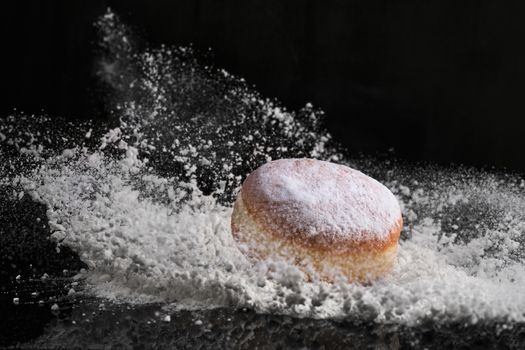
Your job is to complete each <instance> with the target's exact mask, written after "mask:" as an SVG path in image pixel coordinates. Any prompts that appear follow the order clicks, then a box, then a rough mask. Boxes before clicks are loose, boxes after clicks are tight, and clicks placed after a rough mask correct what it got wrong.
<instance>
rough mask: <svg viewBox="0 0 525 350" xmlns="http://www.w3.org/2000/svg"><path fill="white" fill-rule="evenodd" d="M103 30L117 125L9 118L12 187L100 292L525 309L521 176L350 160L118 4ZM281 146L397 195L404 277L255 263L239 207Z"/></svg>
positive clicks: (427, 310)
mask: <svg viewBox="0 0 525 350" xmlns="http://www.w3.org/2000/svg"><path fill="white" fill-rule="evenodd" d="M97 28H98V29H99V31H100V33H101V59H100V72H99V75H100V78H101V80H102V81H103V82H104V84H106V85H107V86H108V88H109V90H110V93H109V94H108V103H109V105H110V106H111V115H112V116H113V120H115V121H117V125H115V126H114V127H112V128H106V129H104V128H100V130H98V129H97V128H94V127H92V126H91V125H77V126H76V127H75V131H74V132H75V133H77V134H75V135H74V136H71V137H69V138H67V137H66V136H64V135H65V133H63V135H61V136H59V137H58V136H56V135H54V136H53V135H48V134H46V133H44V132H40V131H37V129H38V125H40V126H41V127H42V125H45V123H49V121H46V120H47V119H46V118H44V117H38V118H36V117H28V116H23V115H18V116H16V117H14V116H12V117H9V118H5V119H4V120H2V121H1V124H0V144H1V145H2V148H1V149H2V154H1V157H2V158H3V159H4V160H5V161H3V162H2V165H1V166H0V172H1V174H2V180H1V181H2V185H8V186H11V187H13V191H15V192H14V193H15V194H14V195H17V194H18V193H19V192H20V193H27V194H29V195H30V196H31V197H32V198H33V200H35V201H38V202H41V203H43V204H45V205H46V206H47V208H48V211H47V218H48V220H49V226H50V227H51V229H52V231H53V235H52V238H53V239H55V240H56V241H57V242H58V244H59V245H67V246H69V247H71V248H72V249H74V250H75V251H77V252H78V253H79V255H80V257H81V259H82V260H83V261H84V262H85V263H86V264H87V265H88V266H89V270H88V272H87V273H86V275H85V277H86V279H87V282H88V283H89V285H90V288H89V289H88V292H90V293H94V294H95V295H97V296H101V297H106V298H109V299H111V300H114V301H117V302H118V301H127V302H133V303H146V302H152V301H160V302H163V303H168V304H171V305H173V307H177V308H211V307H217V306H223V307H236V308H238V307H250V308H254V309H255V310H257V311H258V312H264V313H280V314H289V315H294V316H298V317H314V318H347V319H353V320H357V321H375V322H382V323H391V324H404V325H417V324H418V323H421V322H424V321H426V320H429V319H430V320H433V321H435V322H450V321H468V322H473V323H475V322H479V321H491V320H499V321H525V319H524V318H525V317H524V316H525V315H524V313H525V294H524V293H523V288H524V287H525V269H524V262H523V258H524V255H525V253H524V252H525V250H524V243H523V241H524V239H523V233H524V232H525V220H524V216H525V196H524V194H523V190H524V184H523V181H520V179H518V178H516V177H513V176H510V175H493V174H487V173H483V172H475V171H469V170H461V169H459V170H455V171H451V170H442V169H437V168H436V169H416V170H414V169H410V171H408V170H405V169H404V168H403V167H401V166H395V165H392V164H386V163H384V162H383V163H377V162H372V161H351V160H348V159H345V158H344V157H343V156H342V155H341V154H339V153H338V152H336V151H335V150H334V148H333V147H332V146H331V139H330V136H329V135H328V134H327V133H325V132H323V131H322V128H321V126H320V124H319V123H320V120H321V117H322V113H321V112H320V111H316V110H314V109H313V107H312V106H311V105H307V106H306V107H305V108H303V109H302V110H300V111H298V112H295V113H292V112H287V111H286V110H284V109H283V108H281V107H279V105H278V104H277V103H274V102H272V101H270V100H267V99H263V98H262V97H261V96H260V95H259V94H257V93H256V92H254V91H252V90H250V89H249V88H247V87H246V84H245V83H244V81H243V80H242V79H238V78H235V77H233V76H231V75H229V74H228V73H227V72H224V71H221V70H219V71H217V70H214V69H212V68H209V67H205V66H202V65H200V64H199V63H198V62H197V60H196V59H195V54H194V53H193V52H192V50H191V49H188V48H167V47H161V48H160V49H141V48H139V47H138V45H136V44H135V43H134V42H133V40H132V35H131V33H130V30H129V29H128V28H127V27H126V26H124V25H123V24H121V23H120V22H119V20H118V18H117V16H116V15H114V14H113V13H112V12H108V13H106V14H105V15H104V16H103V17H101V18H100V20H99V21H98V22H97ZM24 121H25V122H26V124H31V123H32V124H34V125H37V126H36V127H35V128H36V129H31V127H30V126H27V128H25V126H24V125H26V124H24ZM79 135H80V136H79ZM11 151H12V152H15V154H16V157H15V158H16V161H14V162H13V161H7V160H6V159H8V157H9V154H8V153H9V152H11ZM284 157H295V158H297V157H313V158H318V159H322V160H328V161H334V162H338V163H342V164H347V165H350V166H352V167H354V168H358V169H359V170H361V171H363V172H364V173H368V174H370V175H372V176H374V177H376V178H378V179H379V180H381V181H382V182H383V183H384V184H385V185H386V186H387V187H389V188H390V190H392V191H393V193H394V194H395V195H396V197H397V198H398V200H399V202H400V203H401V206H402V210H403V213H404V221H405V229H404V232H403V234H402V241H401V243H400V249H399V257H398V262H397V264H396V267H395V270H394V271H393V273H392V274H390V275H389V276H387V277H386V278H384V279H383V280H380V281H377V282H375V283H373V284H371V285H366V286H363V285H358V284H347V283H344V282H342V281H340V282H338V283H335V284H328V283H323V282H318V281H314V282H312V283H306V282H304V281H303V276H302V274H301V272H300V271H298V270H297V269H295V268H294V267H293V266H288V265H286V264H284V263H283V262H279V261H275V262H266V263H260V264H258V265H257V266H252V265H251V264H250V263H248V261H247V260H246V259H245V258H244V256H243V255H242V254H241V253H240V252H239V251H238V249H237V248H236V245H235V242H234V241H233V239H232V237H231V232H230V215H231V203H232V201H233V199H234V198H235V196H236V193H237V191H238V189H239V186H240V184H241V181H242V179H243V178H244V177H245V176H246V174H247V173H248V172H250V171H251V170H253V169H255V168H256V167H257V166H259V165H261V164H263V163H264V162H266V161H268V160H271V159H277V158H284ZM18 191H19V192H18Z"/></svg>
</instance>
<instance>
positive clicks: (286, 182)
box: [241, 159, 402, 243]
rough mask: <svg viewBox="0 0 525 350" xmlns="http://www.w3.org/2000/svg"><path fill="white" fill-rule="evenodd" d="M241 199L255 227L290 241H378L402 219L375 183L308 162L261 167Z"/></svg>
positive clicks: (345, 169) (334, 167)
mask: <svg viewBox="0 0 525 350" xmlns="http://www.w3.org/2000/svg"><path fill="white" fill-rule="evenodd" d="M241 196H242V200H243V202H244V204H245V206H246V209H247V211H248V213H249V214H250V216H251V217H252V218H253V219H254V220H255V221H256V222H257V223H258V224H260V225H261V226H262V227H265V228H267V229H269V230H271V231H272V232H274V233H275V232H278V233H279V234H281V235H284V236H286V238H289V239H292V240H296V239H299V238H306V239H307V240H314V241H322V242H325V243H336V242H342V241H355V242H365V241H376V242H379V241H383V242H384V241H388V240H390V239H391V238H392V237H390V236H391V233H392V232H393V230H394V231H395V229H396V227H400V226H399V225H400V221H401V220H402V219H401V209H400V207H399V203H398V202H397V200H396V198H395V197H394V195H393V194H392V192H390V190H389V189H388V188H386V187H385V186H383V185H382V184H381V183H379V182H378V181H376V180H374V179H372V178H371V177H369V176H367V175H365V174H363V173H361V172H360V171H357V170H354V169H352V168H349V167H347V166H344V165H340V164H335V163H330V162H326V161H320V160H314V159H280V160H275V161H271V162H269V163H266V164H264V165H262V166H261V167H259V168H258V169H256V170H255V171H254V172H252V173H251V174H250V175H249V176H248V177H247V178H246V180H245V181H244V183H243V186H242V190H241ZM398 234H399V233H398Z"/></svg>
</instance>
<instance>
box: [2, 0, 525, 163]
mask: <svg viewBox="0 0 525 350" xmlns="http://www.w3.org/2000/svg"><path fill="white" fill-rule="evenodd" d="M107 6H111V7H112V8H113V10H114V11H116V12H117V13H118V14H121V15H122V16H123V17H124V20H125V21H126V22H128V23H130V24H132V25H133V26H134V27H135V28H137V29H138V30H139V33H140V34H141V35H142V37H143V39H144V40H146V41H148V42H150V43H151V44H153V45H155V44H160V43H165V44H174V45H188V44H190V43H193V44H194V47H195V48H197V49H198V50H202V51H205V50H207V49H208V48H212V50H213V55H214V61H215V62H216V64H217V66H220V67H224V68H225V69H226V70H228V71H230V72H232V73H234V74H236V75H239V76H242V77H244V78H246V79H247V81H248V82H249V83H251V84H255V85H256V88H257V89H258V90H259V91H260V92H262V93H263V94H264V95H265V96H267V97H276V98H278V99H279V100H280V101H282V102H283V104H284V105H285V106H287V107H289V108H298V107H301V106H304V104H305V103H306V102H308V101H310V102H312V103H313V104H314V105H315V106H316V107H319V108H322V109H323V110H325V111H326V113H327V116H328V127H329V129H330V131H331V132H332V134H333V135H334V136H335V138H336V139H337V140H338V141H340V142H342V143H343V144H344V145H346V146H347V148H348V149H349V150H350V151H352V152H364V153H367V154H375V153H377V152H384V151H386V150H388V149H389V148H391V147H393V148H394V149H395V154H396V155H397V156H398V157H401V158H402V159H406V160H409V161H421V160H422V161H432V162H438V163H444V164H450V163H452V162H456V163H458V162H459V163H465V164H469V165H475V166H492V165H494V166H496V167H498V168H502V167H508V168H509V169H513V170H517V171H524V170H525V161H523V160H522V159H523V156H522V151H523V150H524V149H525V147H524V146H525V137H524V136H523V132H524V131H525V120H524V115H525V113H524V112H525V105H524V103H523V98H522V95H523V92H524V91H525V87H524V86H523V82H524V81H525V69H524V68H525V46H524V45H525V44H524V42H525V41H524V37H525V35H524V34H525V21H524V20H523V19H524V18H525V11H524V9H525V3H523V2H521V4H520V2H515V3H514V4H511V3H510V2H497V1H490V0H481V1H465V2H458V1H435V0H430V1H395V2H394V1H375V0H368V1H364V0H363V1H349V0H345V1H343V0H340V1H329V0H323V1H321V0H318V1H313V0H292V1H283V0H222V1H221V0H159V1H131V0H114V1H109V0H90V1H54V0H46V1H12V2H10V3H9V4H7V3H4V4H2V10H1V15H0V22H1V24H0V26H1V27H0V28H1V31H0V40H1V51H0V57H1V61H2V63H1V65H0V79H1V80H0V82H1V91H0V98H1V106H0V113H1V114H0V115H1V116H5V115H7V114H8V113H10V112H11V111H12V109H13V108H14V107H16V108H18V109H20V110H23V111H25V112H29V113H39V112H40V111H41V110H42V109H44V110H45V111H46V112H47V113H48V114H50V115H61V116H64V117H66V118H71V119H74V118H100V117H101V115H99V113H100V111H99V110H98V109H97V108H96V106H97V102H96V98H95V96H96V93H95V92H94V91H93V89H92V86H93V83H94V81H95V79H94V77H93V69H94V67H93V60H94V55H93V48H94V47H95V40H96V38H95V30H94V28H93V26H92V23H93V21H94V20H95V19H96V17H97V16H99V15H101V14H102V13H104V11H105V9H106V7H107Z"/></svg>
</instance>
